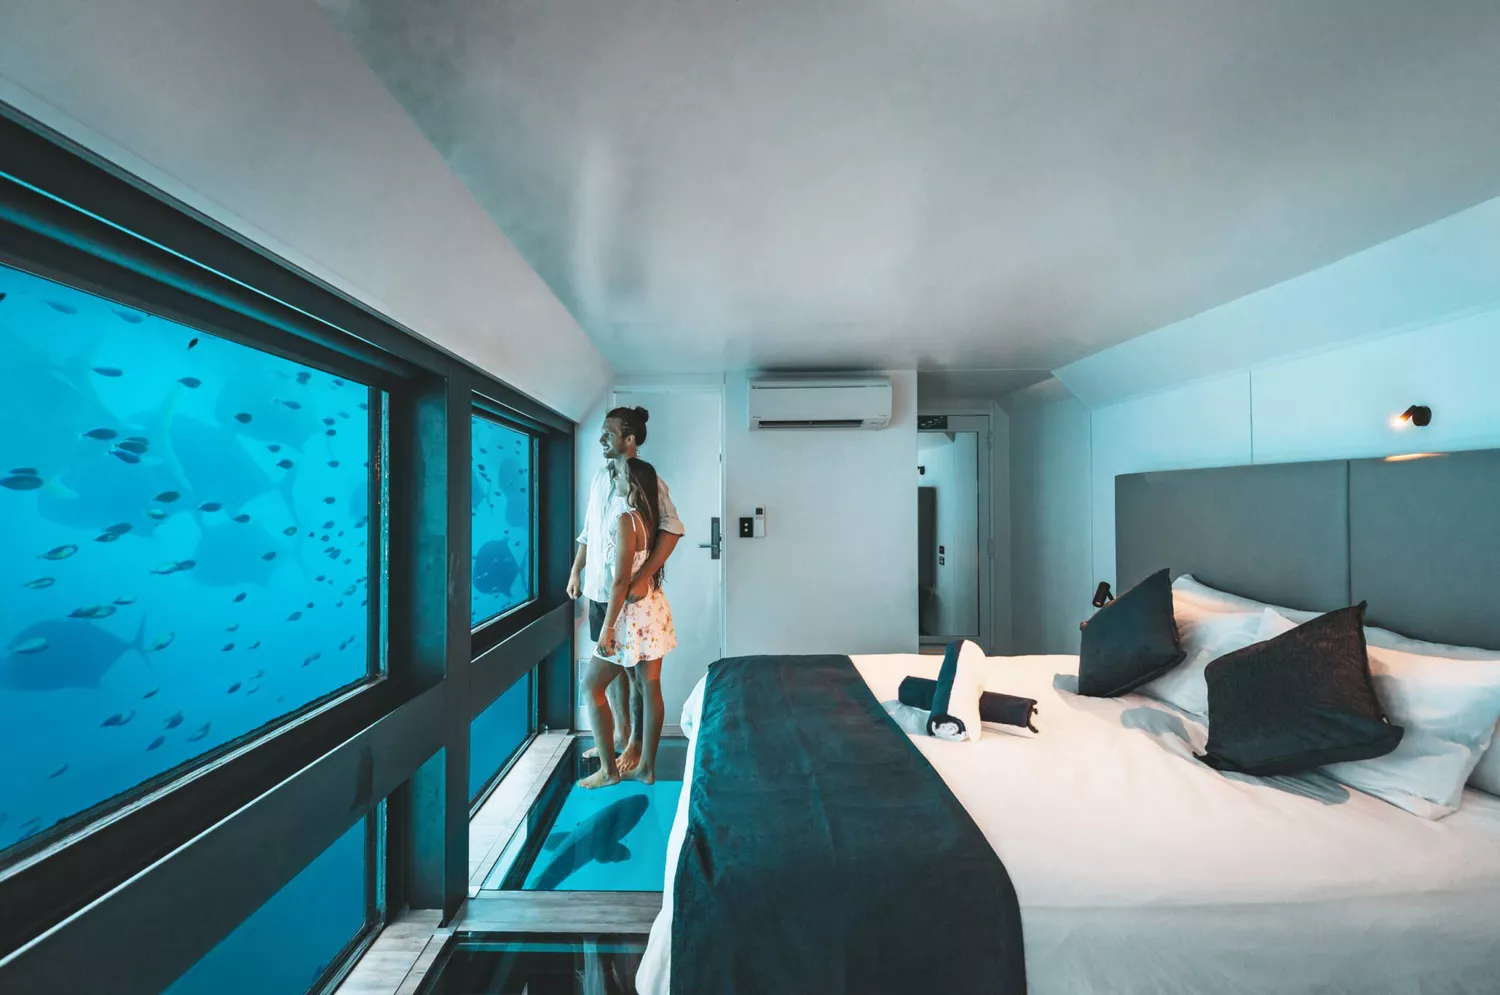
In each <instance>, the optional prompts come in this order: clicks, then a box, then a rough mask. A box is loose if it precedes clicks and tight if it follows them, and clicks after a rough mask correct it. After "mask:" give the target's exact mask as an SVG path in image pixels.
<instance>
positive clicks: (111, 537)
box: [94, 532, 120, 542]
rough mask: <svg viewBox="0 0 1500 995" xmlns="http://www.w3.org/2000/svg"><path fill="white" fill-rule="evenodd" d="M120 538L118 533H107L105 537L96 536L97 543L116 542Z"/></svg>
mask: <svg viewBox="0 0 1500 995" xmlns="http://www.w3.org/2000/svg"><path fill="white" fill-rule="evenodd" d="M119 538H120V534H119V533H118V532H106V533H104V534H103V535H97V536H94V541H95V542H116V541H117V540H118V539H119Z"/></svg>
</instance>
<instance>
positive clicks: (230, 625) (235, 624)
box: [224, 622, 240, 632]
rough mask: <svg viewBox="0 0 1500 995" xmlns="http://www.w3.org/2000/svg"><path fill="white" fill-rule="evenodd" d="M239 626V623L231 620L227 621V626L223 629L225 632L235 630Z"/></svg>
mask: <svg viewBox="0 0 1500 995" xmlns="http://www.w3.org/2000/svg"><path fill="white" fill-rule="evenodd" d="M239 627H240V623H238V622H231V623H229V626H228V628H226V629H225V630H224V631H225V632H236V631H238V630H239Z"/></svg>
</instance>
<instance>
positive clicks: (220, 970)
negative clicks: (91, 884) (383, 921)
mask: <svg viewBox="0 0 1500 995" xmlns="http://www.w3.org/2000/svg"><path fill="white" fill-rule="evenodd" d="M365 831H366V830H365V822H364V820H361V821H360V822H358V823H356V824H355V825H354V828H352V829H350V830H349V831H348V832H347V833H345V834H344V835H343V836H341V837H340V838H339V840H338V842H336V843H334V844H333V846H331V847H329V848H328V849H327V850H325V851H323V853H322V855H321V856H319V857H318V858H317V859H316V860H314V861H313V862H312V863H311V864H308V865H307V867H306V869H304V870H303V871H302V873H301V874H299V875H298V876H297V877H295V878H293V879H292V881H291V882H290V883H288V884H287V885H286V887H284V888H282V889H281V890H280V891H278V892H277V893H276V894H275V895H273V896H272V897H271V900H270V901H268V902H266V904H265V905H262V906H261V907H260V908H259V909H258V910H257V911H256V912H255V914H254V915H252V916H251V917H250V918H249V919H246V920H245V921H244V922H243V923H241V924H240V925H239V928H237V929H236V930H235V931H234V932H233V933H231V934H229V936H227V937H225V938H224V939H223V940H222V941H221V942H220V943H219V945H218V946H216V947H214V949H213V950H211V951H209V953H208V955H207V956H206V957H204V958H203V959H202V960H200V961H199V962H198V963H197V964H195V965H193V967H192V968H191V969H189V970H188V972H187V973H186V974H184V975H182V977H180V978H178V979H177V981H176V983H174V984H173V985H172V986H171V987H170V988H168V989H167V990H166V992H165V995H301V993H303V992H306V991H307V990H308V989H309V988H311V987H312V985H313V983H314V982H315V981H316V980H317V979H318V977H319V976H321V975H322V973H323V971H324V969H325V968H327V967H328V965H329V964H331V963H332V962H333V960H334V958H336V957H337V956H338V955H339V952H340V951H342V950H343V949H344V946H345V945H346V944H347V943H348V942H349V941H350V940H351V939H353V938H354V936H355V935H356V934H358V933H359V931H360V930H361V929H363V928H364V925H365V887H366V877H365Z"/></svg>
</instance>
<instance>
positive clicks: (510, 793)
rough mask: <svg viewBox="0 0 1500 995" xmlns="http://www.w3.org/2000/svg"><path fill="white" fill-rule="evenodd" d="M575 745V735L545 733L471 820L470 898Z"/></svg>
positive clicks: (507, 774) (520, 758)
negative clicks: (569, 749)
mask: <svg viewBox="0 0 1500 995" xmlns="http://www.w3.org/2000/svg"><path fill="white" fill-rule="evenodd" d="M572 743H573V735H572V733H566V732H544V733H542V734H541V735H539V736H537V737H536V738H535V739H533V740H532V741H531V745H530V746H528V747H527V748H526V752H525V753H523V754H521V756H520V757H519V758H517V760H516V762H515V765H514V766H512V767H511V769H510V770H509V771H508V772H506V775H505V778H504V780H502V781H501V782H500V783H499V785H497V786H496V787H495V790H494V791H493V792H491V794H490V796H489V797H488V798H486V799H485V801H484V804H483V805H482V806H480V808H479V811H478V812H476V813H474V818H473V819H471V820H469V897H470V898H473V897H474V896H475V895H478V894H479V888H480V886H481V885H482V884H483V883H484V879H485V877H486V875H488V874H489V872H490V869H491V868H492V867H494V866H495V861H497V860H499V859H500V852H501V851H502V850H504V849H505V844H506V843H508V842H510V838H511V836H512V835H513V834H514V833H515V831H516V829H518V828H519V827H520V825H521V820H523V819H525V818H526V813H527V812H528V811H530V810H531V806H532V804H533V803H534V802H535V801H536V799H537V796H538V795H539V794H541V792H542V786H543V785H545V784H546V783H547V778H548V777H550V776H551V775H552V771H553V770H554V769H555V768H556V767H557V765H558V763H560V762H561V761H562V759H563V757H564V756H566V754H567V751H568V747H569V746H571V745H572Z"/></svg>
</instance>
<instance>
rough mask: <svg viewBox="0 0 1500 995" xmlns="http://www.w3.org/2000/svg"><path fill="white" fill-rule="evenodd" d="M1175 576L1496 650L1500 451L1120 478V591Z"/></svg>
mask: <svg viewBox="0 0 1500 995" xmlns="http://www.w3.org/2000/svg"><path fill="white" fill-rule="evenodd" d="M1162 567H1170V568H1171V571H1172V576H1173V577H1174V578H1175V577H1177V576H1178V575H1180V574H1184V573H1190V574H1192V575H1193V576H1194V577H1197V578H1198V579H1199V580H1201V581H1202V582H1203V583H1205V584H1207V585H1208V586H1210V587H1215V588H1218V589H1220V590H1223V591H1229V592H1232V593H1234V594H1239V595H1243V596H1244V597H1247V598H1254V599H1255V600H1257V601H1266V602H1270V603H1272V604H1279V605H1285V606H1287V607H1289V608H1301V609H1304V610H1307V611H1331V610H1333V609H1335V608H1342V607H1344V606H1345V605H1350V604H1354V603H1356V602H1359V601H1367V602H1369V608H1368V610H1367V612H1366V615H1365V620H1366V623H1367V624H1369V625H1377V626H1380V627H1382V628H1386V629H1391V630H1394V631H1396V632H1400V633H1403V634H1405V635H1408V636H1413V637H1416V638H1418V639H1427V640H1432V641H1435V642H1444V643H1457V644H1459V645H1463V646H1480V647H1484V648H1486V649H1500V603H1497V596H1500V450H1496V449H1487V450H1480V451H1475V452H1462V453H1447V454H1443V455H1440V456H1433V457H1430V458H1426V459H1412V460H1401V461H1388V460H1381V459H1362V460H1329V461H1325V462H1317V463H1269V464H1259V465H1255V466H1235V467H1222V468H1217V469H1208V470H1172V471H1166V472H1160V473H1132V474H1126V475H1123V476H1119V477H1116V478H1115V579H1116V582H1117V587H1118V589H1119V590H1121V591H1125V590H1129V589H1130V587H1132V586H1133V585H1134V584H1136V583H1138V582H1139V581H1141V580H1142V579H1144V578H1145V577H1147V576H1149V575H1150V574H1152V573H1154V572H1155V571H1157V570H1160V569H1161V568H1162Z"/></svg>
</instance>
